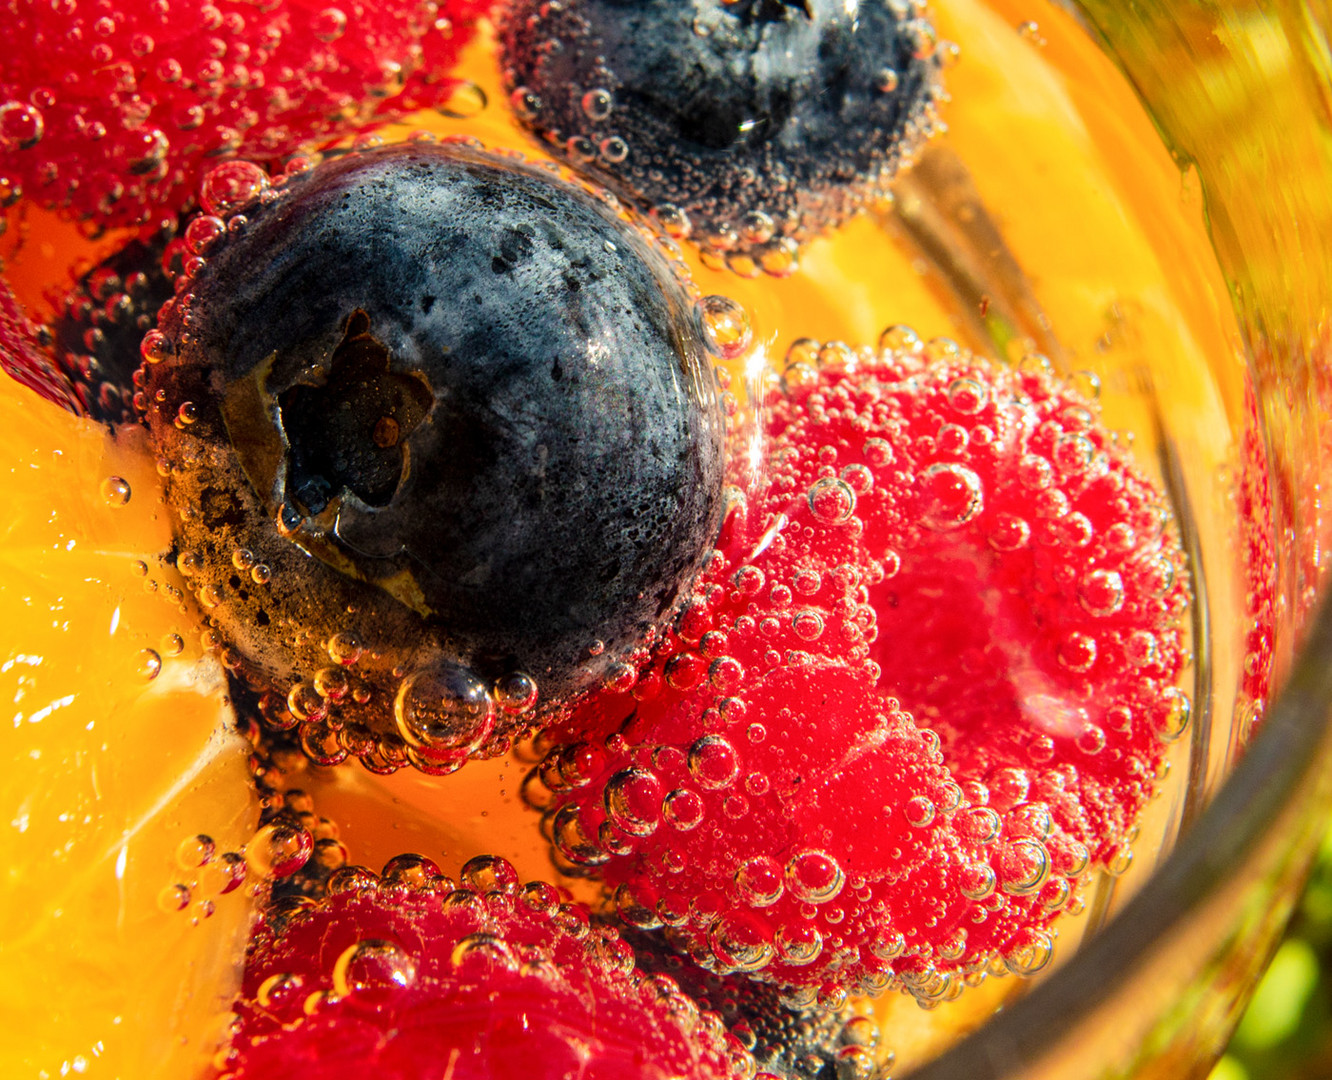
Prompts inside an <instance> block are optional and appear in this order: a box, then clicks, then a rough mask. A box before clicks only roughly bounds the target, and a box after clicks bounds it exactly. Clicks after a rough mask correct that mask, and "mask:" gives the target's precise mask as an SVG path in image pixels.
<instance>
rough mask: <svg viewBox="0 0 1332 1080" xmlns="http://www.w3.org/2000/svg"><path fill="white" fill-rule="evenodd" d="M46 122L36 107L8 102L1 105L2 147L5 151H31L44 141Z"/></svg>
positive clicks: (0, 133)
mask: <svg viewBox="0 0 1332 1080" xmlns="http://www.w3.org/2000/svg"><path fill="white" fill-rule="evenodd" d="M45 132H46V121H45V119H44V118H43V116H42V111H41V110H40V109H38V108H37V107H36V106H35V105H28V104H26V103H24V102H22V101H7V102H5V103H4V104H3V105H0V147H3V148H4V149H5V150H31V149H32V148H33V147H34V146H36V145H37V144H38V143H39V142H41V140H42V135H43V134H45Z"/></svg>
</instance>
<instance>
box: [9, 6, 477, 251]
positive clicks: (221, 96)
mask: <svg viewBox="0 0 1332 1080" xmlns="http://www.w3.org/2000/svg"><path fill="white" fill-rule="evenodd" d="M484 7H485V5H484V4H482V3H480V2H478V0H455V2H445V3H442V4H436V3H422V2H420V0H392V2H385V3H369V2H367V0H351V2H346V3H341V4H338V5H330V4H328V3H326V2H325V0H274V2H268V3H263V4H255V3H251V2H245V0H215V2H212V3H204V4H202V5H200V4H195V3H171V2H168V0H85V2H83V3H80V4H77V5H76V4H75V3H74V2H73V0H60V2H57V3H50V2H45V0H43V2H38V0H9V2H8V4H7V10H8V14H7V15H6V29H7V31H8V40H10V41H11V42H13V43H15V44H16V45H18V46H21V47H14V48H10V49H7V50H5V54H4V58H3V60H0V174H3V175H4V176H5V177H6V178H7V179H8V180H9V182H10V184H11V185H17V186H19V187H21V189H22V190H23V191H24V192H25V193H26V194H27V195H29V196H30V197H32V198H35V199H36V200H38V201H39V202H41V203H42V204H43V205H48V206H54V207H64V208H68V209H69V210H71V211H72V212H73V213H74V214H75V215H77V216H80V217H85V218H91V217H96V218H98V219H99V223H100V224H104V225H106V224H110V225H143V224H148V223H150V222H152V221H154V220H155V219H160V220H165V219H168V218H171V217H174V214H175V212H176V211H177V210H178V209H179V208H180V207H181V206H182V205H183V204H184V203H185V202H186V201H187V199H188V198H189V196H190V195H191V194H193V192H194V191H195V189H196V188H197V186H198V182H199V178H200V175H201V174H202V173H203V172H204V171H205V170H206V168H207V167H208V165H209V164H210V163H213V162H215V160H216V158H218V157H219V156H231V155H238V156H241V157H245V158H248V159H251V160H257V161H277V160H280V159H281V158H283V157H284V156H286V155H288V154H291V153H293V152H295V151H297V150H306V149H309V148H311V147H312V146H313V145H315V144H318V143H320V142H324V141H328V140H331V139H335V138H338V137H339V136H341V135H344V134H346V133H347V132H349V131H352V130H354V129H356V128H357V127H359V126H361V125H364V124H365V123H367V122H369V121H371V120H372V119H383V118H385V117H386V116H390V117H391V116H393V115H398V114H400V112H401V111H402V110H403V109H406V108H414V107H416V105H417V103H419V102H426V103H433V102H434V100H436V99H437V97H438V94H439V93H441V92H442V89H443V87H442V86H440V85H438V80H439V79H440V78H441V76H442V75H443V73H444V72H445V71H447V70H448V68H449V67H450V66H452V64H453V63H454V61H455V60H456V58H457V51H458V49H459V47H460V46H461V44H462V43H463V42H465V41H466V39H467V37H468V34H469V32H470V27H471V22H472V20H473V19H474V18H475V16H476V15H477V14H478V13H479V12H480V11H481V10H482V9H483V8H484ZM446 28H449V32H448V33H446ZM404 80H406V81H407V88H408V89H409V90H410V91H411V97H410V100H403V101H398V100H397V99H395V98H394V95H395V94H397V93H398V92H399V91H400V90H402V89H403V87H404ZM432 80H433V81H434V82H435V83H436V85H433V86H432V85H431V81H432ZM386 99H387V100H386ZM377 107H378V111H376V108H377Z"/></svg>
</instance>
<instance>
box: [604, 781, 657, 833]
mask: <svg viewBox="0 0 1332 1080" xmlns="http://www.w3.org/2000/svg"><path fill="white" fill-rule="evenodd" d="M603 802H604V804H605V808H606V817H607V819H608V820H609V821H610V823H611V824H612V825H614V826H615V827H616V828H617V829H619V830H620V831H621V832H624V833H628V834H629V835H630V836H651V835H652V834H653V833H654V832H656V831H657V826H658V824H659V823H660V822H661V811H662V791H661V781H659V780H658V779H657V778H656V776H654V775H653V774H652V773H650V772H647V771H646V770H644V769H634V768H630V769H621V770H620V771H619V772H617V773H616V774H615V775H614V776H612V777H611V778H610V780H608V781H607V782H606V790H605V795H604V797H603Z"/></svg>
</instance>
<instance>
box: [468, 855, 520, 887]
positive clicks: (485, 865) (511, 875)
mask: <svg viewBox="0 0 1332 1080" xmlns="http://www.w3.org/2000/svg"><path fill="white" fill-rule="evenodd" d="M458 877H459V882H460V883H461V885H462V887H463V888H464V889H471V890H472V891H473V892H477V893H480V894H481V895H483V896H484V895H486V894H487V893H493V892H503V893H510V892H513V891H514V890H515V889H517V888H518V885H519V879H518V871H517V870H515V869H514V868H513V864H512V863H510V862H509V861H508V860H507V859H502V858H500V857H499V856H498V855H478V856H476V857H475V858H473V859H468V860H467V862H465V863H464V864H463V868H462V871H461V872H460V874H459V875H458Z"/></svg>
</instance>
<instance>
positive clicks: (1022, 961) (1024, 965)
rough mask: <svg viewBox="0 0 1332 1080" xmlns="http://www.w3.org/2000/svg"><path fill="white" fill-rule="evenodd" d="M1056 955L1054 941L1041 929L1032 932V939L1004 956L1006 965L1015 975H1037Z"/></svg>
mask: <svg viewBox="0 0 1332 1080" xmlns="http://www.w3.org/2000/svg"><path fill="white" fill-rule="evenodd" d="M1053 956H1054V941H1053V940H1051V938H1050V936H1049V935H1048V934H1045V933H1042V932H1040V931H1035V932H1033V933H1032V940H1031V941H1030V942H1029V943H1028V944H1026V945H1022V946H1019V947H1018V948H1016V949H1014V950H1013V951H1012V952H1010V953H1008V955H1006V956H1005V957H1004V967H1006V968H1008V970H1009V971H1011V972H1012V973H1013V974H1014V975H1035V974H1036V973H1037V972H1038V971H1040V970H1041V969H1042V968H1044V967H1045V966H1046V965H1047V964H1048V963H1049V962H1050V959H1051V957H1053Z"/></svg>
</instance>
